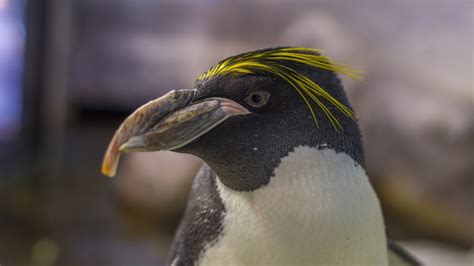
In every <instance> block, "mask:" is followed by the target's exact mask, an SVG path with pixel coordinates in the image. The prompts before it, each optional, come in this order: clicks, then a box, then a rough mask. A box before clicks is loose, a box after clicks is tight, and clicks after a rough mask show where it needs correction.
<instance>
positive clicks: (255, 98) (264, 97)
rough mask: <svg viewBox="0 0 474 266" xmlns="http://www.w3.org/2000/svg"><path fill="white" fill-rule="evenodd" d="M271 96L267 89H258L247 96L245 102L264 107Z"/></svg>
mask: <svg viewBox="0 0 474 266" xmlns="http://www.w3.org/2000/svg"><path fill="white" fill-rule="evenodd" d="M269 98H270V93H268V92H266V91H256V92H252V93H251V94H250V95H249V96H247V98H245V102H247V103H248V104H249V105H250V106H252V107H262V106H264V105H265V104H267V102H268V99H269Z"/></svg>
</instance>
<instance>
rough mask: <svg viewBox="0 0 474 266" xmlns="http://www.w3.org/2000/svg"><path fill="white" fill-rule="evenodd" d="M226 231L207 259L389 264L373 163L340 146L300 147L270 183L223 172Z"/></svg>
mask: <svg viewBox="0 0 474 266" xmlns="http://www.w3.org/2000/svg"><path fill="white" fill-rule="evenodd" d="M217 187H218V191H219V194H220V197H221V199H222V201H223V203H224V206H225V209H226V215H225V217H224V219H223V232H222V234H221V236H220V237H219V238H218V239H217V241H216V242H215V243H214V244H212V245H210V246H209V247H207V249H206V250H205V251H204V252H203V253H202V254H201V256H200V260H199V264H200V265H263V264H266V265H308V264H318V265H356V264H357V265H377V266H380V265H386V264H387V248H386V245H387V241H386V238H385V232H384V231H385V230H384V225H383V218H382V214H381V210H380V206H379V202H378V199H377V197H376V195H375V193H374V191H373V189H372V187H371V185H370V183H369V181H368V179H367V176H366V174H365V171H364V170H363V169H362V168H361V167H360V166H358V165H357V164H356V163H355V162H354V160H352V158H351V157H350V156H348V155H346V154H343V153H336V152H335V151H334V150H330V149H325V150H317V149H313V148H309V147H298V148H296V149H295V151H294V152H292V153H290V154H289V155H288V156H287V157H285V158H283V159H282V160H281V163H280V165H279V166H278V167H277V168H276V169H275V171H274V176H273V177H272V179H271V181H270V183H269V184H268V185H266V186H265V187H262V188H260V189H257V190H255V191H253V192H237V191H234V190H231V189H229V188H227V187H226V186H225V185H224V184H222V183H221V182H220V181H219V180H217Z"/></svg>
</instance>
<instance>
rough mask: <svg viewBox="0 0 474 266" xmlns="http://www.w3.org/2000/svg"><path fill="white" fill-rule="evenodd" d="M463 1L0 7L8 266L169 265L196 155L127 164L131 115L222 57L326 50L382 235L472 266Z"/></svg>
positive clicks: (1, 184) (469, 88)
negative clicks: (356, 75) (267, 50)
mask: <svg viewBox="0 0 474 266" xmlns="http://www.w3.org/2000/svg"><path fill="white" fill-rule="evenodd" d="M473 12H474V7H473V2H472V1H470V0H466V1H464V0H432V1H429V0H415V1H405V0H382V1H370V0H336V1H289V0H288V1H264V0H253V1H250V0H248V1H238V2H237V1H225V0H199V1H183V0H179V1H171V0H166V1H160V0H31V1H28V0H0V265H2V266H11V265H15V266H16V265H21V266H22V265H32V266H37V265H42V266H53V265H66V266H75V265H81V266H82V265H98V266H108V265H111V266H115V265H119V266H121V265H144V266H147V265H161V264H163V263H164V262H165V261H166V254H167V250H168V247H169V244H170V241H171V239H172V237H173V232H174V230H175V228H176V225H177V223H178V222H179V220H180V217H181V214H182V213H183V208H184V206H185V203H186V198H187V193H188V192H189V185H190V183H191V180H192V178H193V176H194V174H195V172H196V170H197V169H198V168H199V167H200V165H201V161H200V160H199V159H197V158H195V157H192V156H189V155H181V154H175V153H165V152H157V153H147V154H130V155H127V156H125V158H124V159H123V160H122V163H121V165H120V166H119V172H118V176H117V177H116V178H115V179H108V178H106V177H104V176H101V174H100V172H99V170H100V164H101V157H102V155H103V152H104V151H105V149H106V146H107V144H108V141H109V139H110V137H111V136H112V134H113V132H114V130H115V129H116V128H117V126H118V125H119V124H120V122H121V121H122V119H124V118H125V117H126V116H127V114H129V113H130V112H132V111H133V110H134V109H135V108H136V107H138V106H140V105H141V104H143V103H145V102H147V101H149V100H151V99H154V98H157V97H159V96H161V95H163V94H164V93H166V92H167V91H169V90H172V89H182V88H191V87H192V85H193V81H194V79H195V78H196V77H197V76H198V75H199V74H200V73H202V72H203V71H205V70H207V69H208V68H209V67H210V66H212V65H213V64H214V63H216V62H217V61H218V60H220V59H222V58H224V57H227V56H229V55H233V54H236V53H240V52H244V51H248V50H252V49H259V48H264V47H271V46H286V45H291V46H307V47H315V48H321V49H323V50H325V51H326V53H327V54H328V55H330V56H332V57H335V58H337V59H339V61H342V62H345V63H347V64H350V65H352V66H354V67H356V68H359V69H363V70H364V71H365V73H366V77H365V79H364V80H363V81H362V82H354V81H351V80H346V79H344V80H343V81H344V84H345V87H346V90H347V92H348V94H349V98H350V99H351V101H352V103H353V106H354V107H355V109H356V111H357V113H358V115H359V118H360V125H361V127H362V130H363V133H364V137H365V148H366V155H367V162H368V172H369V176H370V178H371V181H372V182H373V184H374V186H375V188H376V190H377V193H378V194H379V196H380V198H381V201H382V205H383V210H384V215H385V219H386V222H387V230H388V233H389V235H390V237H391V238H393V239H397V240H400V241H401V243H402V245H404V246H406V247H407V248H408V249H409V250H411V251H412V252H413V253H414V254H416V255H417V256H418V257H419V258H420V259H421V260H422V261H424V262H425V263H426V264H427V265H474V251H473V249H472V247H473V244H474V226H473V225H474V170H473V167H474V154H473V153H474V135H473V128H474V127H473V126H474V120H473V118H472V117H473V114H474V113H473V111H474V110H473V104H474V98H473V59H474V54H473Z"/></svg>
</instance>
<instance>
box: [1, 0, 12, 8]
mask: <svg viewBox="0 0 474 266" xmlns="http://www.w3.org/2000/svg"><path fill="white" fill-rule="evenodd" d="M8 2H10V1H9V0H0V10H1V9H5V8H7V7H8Z"/></svg>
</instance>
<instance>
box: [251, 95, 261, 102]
mask: <svg viewBox="0 0 474 266" xmlns="http://www.w3.org/2000/svg"><path fill="white" fill-rule="evenodd" d="M261 101H262V96H261V95H260V94H253V95H252V102H254V103H260V102H261Z"/></svg>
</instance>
